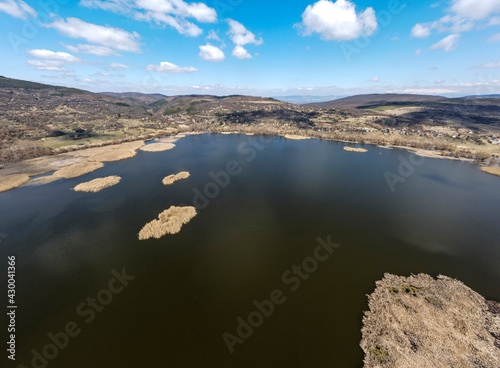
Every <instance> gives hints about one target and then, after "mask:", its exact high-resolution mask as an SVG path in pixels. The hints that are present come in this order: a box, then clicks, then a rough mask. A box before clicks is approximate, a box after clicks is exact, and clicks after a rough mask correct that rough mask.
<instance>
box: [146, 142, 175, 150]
mask: <svg viewBox="0 0 500 368" xmlns="http://www.w3.org/2000/svg"><path fill="white" fill-rule="evenodd" d="M174 147H175V144H173V143H164V142H162V143H151V144H148V145H146V146H144V147H142V148H141V151H145V152H163V151H168V150H171V149H172V148H174Z"/></svg>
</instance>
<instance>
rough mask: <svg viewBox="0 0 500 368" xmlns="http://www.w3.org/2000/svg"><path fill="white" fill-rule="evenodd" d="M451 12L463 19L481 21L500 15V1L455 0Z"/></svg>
mask: <svg viewBox="0 0 500 368" xmlns="http://www.w3.org/2000/svg"><path fill="white" fill-rule="evenodd" d="M451 10H452V11H453V12H454V13H456V14H458V15H460V16H462V17H465V18H469V19H474V20H481V19H485V18H488V17H489V16H491V15H492V14H495V13H500V0H481V1H478V0H453V5H452V7H451Z"/></svg>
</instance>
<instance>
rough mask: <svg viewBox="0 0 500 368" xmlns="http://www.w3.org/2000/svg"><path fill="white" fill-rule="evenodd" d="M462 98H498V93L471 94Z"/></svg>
mask: <svg viewBox="0 0 500 368" xmlns="http://www.w3.org/2000/svg"><path fill="white" fill-rule="evenodd" d="M464 98H500V95H472V96H465V97H464Z"/></svg>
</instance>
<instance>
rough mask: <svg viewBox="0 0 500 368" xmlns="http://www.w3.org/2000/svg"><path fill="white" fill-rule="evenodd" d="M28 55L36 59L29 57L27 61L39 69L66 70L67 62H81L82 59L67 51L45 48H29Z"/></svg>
mask: <svg viewBox="0 0 500 368" xmlns="http://www.w3.org/2000/svg"><path fill="white" fill-rule="evenodd" d="M27 52H28V55H29V56H31V57H33V58H35V59H28V60H27V63H28V64H29V65H31V66H34V67H35V69H37V70H48V71H66V68H65V65H66V64H80V63H82V62H83V60H82V59H80V58H78V57H76V56H73V55H71V54H68V53H67V52H54V51H50V50H45V49H35V50H28V51H27Z"/></svg>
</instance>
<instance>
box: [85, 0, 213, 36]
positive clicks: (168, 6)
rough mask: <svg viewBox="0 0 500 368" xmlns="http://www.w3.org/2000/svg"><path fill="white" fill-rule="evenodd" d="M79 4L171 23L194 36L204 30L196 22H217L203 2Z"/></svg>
mask: <svg viewBox="0 0 500 368" xmlns="http://www.w3.org/2000/svg"><path fill="white" fill-rule="evenodd" d="M80 4H81V5H83V6H86V7H89V8H98V9H103V10H107V11H112V12H115V13H120V14H125V15H127V16H130V17H132V18H134V19H137V20H143V21H147V22H152V23H156V24H158V25H162V26H167V25H168V26H170V27H173V28H174V29H176V30H177V31H178V32H179V33H181V34H184V35H187V36H192V37H196V36H199V35H200V34H202V33H203V31H202V29H201V28H200V27H198V26H197V25H196V24H194V23H192V22H191V21H189V20H187V19H188V18H191V19H194V20H196V21H198V22H200V23H214V22H217V19H218V17H217V12H216V11H215V9H213V8H210V7H209V6H207V5H206V4H204V3H187V2H185V1H183V0H82V1H81V2H80Z"/></svg>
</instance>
